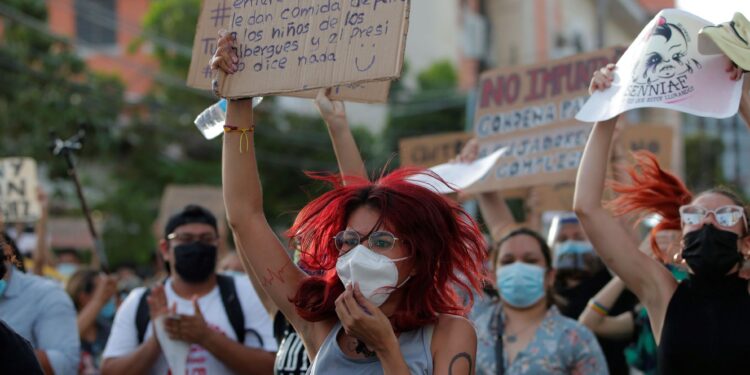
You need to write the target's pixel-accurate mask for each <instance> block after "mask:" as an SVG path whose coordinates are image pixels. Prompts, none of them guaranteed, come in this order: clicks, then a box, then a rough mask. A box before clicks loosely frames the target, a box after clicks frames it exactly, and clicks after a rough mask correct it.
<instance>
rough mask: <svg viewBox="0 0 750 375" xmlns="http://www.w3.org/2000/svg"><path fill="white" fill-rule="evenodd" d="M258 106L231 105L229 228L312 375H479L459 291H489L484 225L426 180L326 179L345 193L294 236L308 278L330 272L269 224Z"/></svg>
mask: <svg viewBox="0 0 750 375" xmlns="http://www.w3.org/2000/svg"><path fill="white" fill-rule="evenodd" d="M235 43H236V41H235V40H234V38H233V37H232V35H231V34H227V35H225V36H223V37H221V38H220V40H219V44H218V48H217V51H216V53H215V54H214V57H213V58H212V67H213V68H214V69H220V70H221V71H222V72H223V73H226V74H231V73H234V72H236V65H235V64H236V63H237V62H239V58H238V57H237V55H236V52H234V51H236V49H235V47H236V46H235ZM250 103H251V101H250V100H249V99H240V100H230V101H229V104H228V110H227V125H228V126H227V127H225V136H224V147H223V188H224V201H225V203H226V206H227V216H228V219H229V223H230V225H231V227H232V229H233V231H234V233H235V236H236V238H237V240H238V242H239V246H238V248H239V249H241V251H243V252H244V253H245V255H246V256H247V258H248V259H249V261H250V265H251V266H252V268H253V270H254V272H256V273H258V274H259V276H260V277H261V279H263V280H264V288H265V291H266V292H267V293H268V294H269V295H270V296H271V298H273V300H274V302H275V303H276V305H277V307H278V308H279V309H280V310H281V311H282V313H283V314H284V315H285V316H286V318H287V319H288V320H289V321H290V322H291V323H292V324H293V325H294V327H295V328H296V329H297V331H298V332H299V334H300V336H301V337H302V340H303V342H304V344H305V348H306V349H307V352H308V354H309V356H310V358H311V360H312V366H311V368H310V370H309V372H308V373H309V374H313V375H315V374H407V373H419V374H432V373H435V374H471V373H473V370H474V365H475V361H474V358H475V352H476V333H475V331H474V328H473V326H472V325H471V323H470V322H469V321H468V320H467V319H465V318H463V317H461V316H460V314H463V313H465V312H466V310H467V306H464V305H463V304H462V303H461V301H459V299H458V297H457V295H456V293H455V291H454V290H453V288H451V287H450V286H451V285H452V283H455V284H458V285H461V286H462V287H463V289H466V290H469V289H472V288H473V289H477V290H478V289H479V288H480V279H481V278H482V276H481V274H482V270H481V268H482V262H483V260H484V254H483V239H482V236H481V234H480V232H479V229H478V227H477V224H476V223H475V222H474V221H473V220H472V219H471V218H470V216H469V215H468V214H467V213H466V212H465V211H464V210H463V209H462V208H461V207H460V206H459V205H458V204H456V203H454V202H452V201H449V200H448V199H446V198H445V197H443V196H441V195H439V194H437V193H435V192H433V191H432V190H429V189H427V188H425V187H423V186H420V185H417V184H415V183H412V182H410V181H409V179H408V178H409V177H410V176H412V175H413V174H414V173H415V172H417V171H416V170H409V169H401V170H396V171H394V172H391V173H390V174H388V175H384V176H382V177H380V178H379V179H378V180H377V181H375V182H371V181H368V180H366V179H362V178H358V177H352V176H344V177H343V178H341V177H338V176H331V175H328V176H326V175H321V174H316V175H314V176H316V177H317V178H319V179H322V180H325V181H328V182H331V183H332V184H333V185H334V188H333V190H331V191H328V192H327V193H324V194H323V195H322V196H320V197H318V198H316V199H314V200H313V201H311V202H310V203H308V204H307V205H306V206H305V207H303V208H302V210H301V211H300V213H299V214H298V216H297V218H296V220H295V222H294V225H293V226H292V227H291V229H290V230H289V231H288V232H287V233H288V237H289V238H290V239H293V238H294V239H297V240H298V241H299V244H300V249H301V259H300V263H301V266H302V267H304V268H305V269H306V270H307V271H308V272H310V273H312V274H315V273H318V272H322V275H321V276H310V275H308V274H307V273H305V272H304V271H302V270H301V269H300V268H298V267H297V266H296V265H295V264H294V263H293V262H292V260H291V259H290V257H289V256H288V255H287V253H286V251H285V247H284V246H283V245H282V244H281V243H280V242H279V240H278V239H277V238H276V236H275V234H274V232H273V231H272V230H271V228H270V226H269V224H268V221H267V220H266V218H265V216H264V212H263V197H262V191H261V182H260V178H259V175H258V168H257V162H256V156H255V154H256V150H255V146H254V136H255V130H256V128H255V124H254V122H253V110H252V106H251V104H250ZM257 131H259V132H261V133H262V127H260V126H259V127H258V128H257ZM420 173H426V172H420ZM433 177H434V178H436V179H438V177H437V176H434V175H433ZM342 181H346V184H345V185H344V184H342ZM460 274H463V275H465V277H462V276H460Z"/></svg>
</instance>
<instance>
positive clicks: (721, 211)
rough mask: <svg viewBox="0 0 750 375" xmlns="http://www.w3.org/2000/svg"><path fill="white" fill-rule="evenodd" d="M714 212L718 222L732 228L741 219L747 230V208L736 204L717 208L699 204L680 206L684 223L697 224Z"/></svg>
mask: <svg viewBox="0 0 750 375" xmlns="http://www.w3.org/2000/svg"><path fill="white" fill-rule="evenodd" d="M711 213H713V214H714V217H716V223H717V224H719V225H720V226H722V227H725V228H730V227H733V226H735V225H736V224H737V222H738V221H740V219H743V220H742V221H743V222H744V223H745V230H747V219H746V218H745V210H744V209H743V208H742V207H740V206H736V205H728V206H722V207H719V208H717V209H715V210H709V209H707V208H705V207H701V206H697V205H692V204H691V205H687V206H682V207H680V219H681V220H682V224H683V225H696V224H700V222H701V221H703V218H705V217H706V216H707V215H708V214H711Z"/></svg>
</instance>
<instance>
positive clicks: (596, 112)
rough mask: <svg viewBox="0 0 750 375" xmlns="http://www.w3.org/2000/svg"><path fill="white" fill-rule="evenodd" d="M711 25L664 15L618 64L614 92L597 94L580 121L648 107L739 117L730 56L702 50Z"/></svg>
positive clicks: (678, 14)
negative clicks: (703, 30)
mask: <svg viewBox="0 0 750 375" xmlns="http://www.w3.org/2000/svg"><path fill="white" fill-rule="evenodd" d="M708 24H709V23H708V22H707V21H705V20H703V19H701V18H699V17H697V16H695V15H692V14H690V13H687V12H685V11H681V10H677V9H666V10H663V11H661V12H659V14H657V15H656V17H654V19H653V20H651V22H649V23H648V25H646V27H645V28H644V29H643V30H642V31H641V33H640V34H638V37H637V38H636V39H635V40H634V41H633V43H632V44H631V45H630V47H628V49H627V51H625V53H624V54H623V55H622V57H621V58H620V60H619V61H617V66H618V67H619V69H618V73H617V75H616V78H615V80H614V82H612V83H613V85H612V86H613V88H614V89H612V90H607V91H600V92H598V93H595V94H593V95H592V96H591V98H589V100H588V101H587V102H586V104H585V105H584V106H583V107H582V108H581V110H580V111H579V112H578V114H577V115H576V119H578V120H580V121H587V122H593V121H602V120H606V119H610V118H612V117H614V116H615V115H618V114H620V113H622V112H625V111H628V110H630V109H635V108H646V107H656V108H667V109H673V110H677V111H682V112H686V113H690V114H694V115H698V116H709V117H716V118H725V117H729V116H732V115H734V114H735V113H737V107H738V104H739V99H740V90H741V86H742V85H741V83H739V82H737V81H736V79H737V78H738V77H737V73H733V74H732V75H731V76H730V77H728V76H727V72H726V71H725V68H726V63H727V58H726V57H725V56H722V55H704V54H702V53H700V52H699V51H698V43H697V39H698V38H697V37H698V31H699V30H700V29H701V28H702V27H704V26H707V25H708Z"/></svg>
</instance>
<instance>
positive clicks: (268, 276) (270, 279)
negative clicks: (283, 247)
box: [260, 260, 292, 287]
mask: <svg viewBox="0 0 750 375" xmlns="http://www.w3.org/2000/svg"><path fill="white" fill-rule="evenodd" d="M290 264H292V261H291V260H289V261H287V262H286V263H284V265H283V266H281V267H279V269H277V270H276V271H274V270H272V269H270V268H266V272H265V273H264V274H263V275H261V280H260V284H261V286H263V287H268V286H271V285H272V284H273V283H274V282H276V281H278V282H280V283H282V284H283V283H285V281H284V275H283V273H284V269H285V268H286V267H287V266H289V265H290Z"/></svg>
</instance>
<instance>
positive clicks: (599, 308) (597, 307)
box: [589, 300, 609, 316]
mask: <svg viewBox="0 0 750 375" xmlns="http://www.w3.org/2000/svg"><path fill="white" fill-rule="evenodd" d="M589 306H591V309H592V310H594V311H595V312H596V313H597V314H599V315H601V316H608V315H609V309H608V308H606V307H604V306H603V305H602V304H601V303H599V302H596V301H594V300H591V301H590V302H589Z"/></svg>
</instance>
